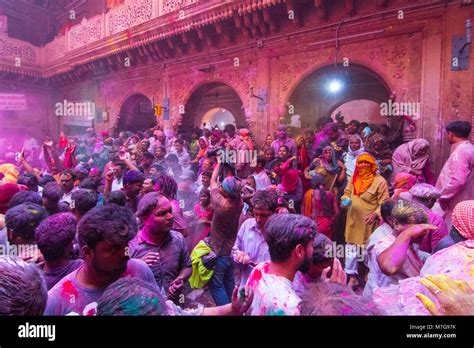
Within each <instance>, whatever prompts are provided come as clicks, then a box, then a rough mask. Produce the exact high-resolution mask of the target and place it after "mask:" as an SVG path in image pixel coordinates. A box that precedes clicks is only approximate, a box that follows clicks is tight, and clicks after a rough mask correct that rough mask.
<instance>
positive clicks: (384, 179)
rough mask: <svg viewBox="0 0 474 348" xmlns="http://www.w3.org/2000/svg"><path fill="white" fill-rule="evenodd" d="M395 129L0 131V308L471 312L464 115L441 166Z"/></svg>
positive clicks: (27, 311)
mask: <svg viewBox="0 0 474 348" xmlns="http://www.w3.org/2000/svg"><path fill="white" fill-rule="evenodd" d="M392 131H393V130H391V129H390V128H389V127H387V126H385V125H369V124H367V123H361V122H359V121H356V120H352V121H350V122H349V123H347V124H346V123H344V122H343V121H342V120H341V119H339V120H338V122H334V121H333V120H332V119H331V118H324V119H322V120H321V121H320V122H319V123H318V127H317V129H316V130H314V129H309V128H308V129H304V130H299V129H293V128H290V127H287V126H285V125H280V126H278V129H277V131H276V132H275V134H273V135H271V134H269V135H268V136H267V138H266V140H265V142H264V144H262V145H261V146H259V147H258V148H257V146H256V144H255V142H254V140H253V135H252V134H251V132H250V130H248V129H245V128H240V129H236V127H235V126H233V125H226V126H225V128H224V129H223V130H220V129H219V128H218V127H214V128H211V127H209V126H204V127H203V128H202V129H194V130H193V131H192V133H191V134H189V135H188V134H184V133H180V132H179V131H177V130H175V129H165V130H163V129H161V128H160V127H159V126H157V127H155V128H153V129H147V130H145V131H143V132H137V133H132V132H120V134H119V135H118V137H116V138H114V137H111V136H110V135H109V134H108V133H106V132H102V133H99V134H96V133H95V132H94V130H93V129H88V130H87V132H86V134H84V135H83V136H81V137H79V138H75V139H73V138H67V137H65V136H64V135H63V134H61V136H60V137H59V141H58V142H57V143H54V142H53V140H52V139H51V138H49V137H48V138H46V139H45V140H44V142H43V143H42V144H41V145H39V144H38V142H37V140H36V139H34V138H33V137H32V136H31V134H27V137H26V139H25V141H24V142H23V144H21V143H19V144H13V143H9V142H8V141H6V140H0V214H1V215H0V248H1V250H0V254H1V255H0V314H2V315H242V314H246V315H392V314H393V315H410V314H416V315H430V314H432V315H472V314H474V290H473V289H474V279H473V274H474V273H473V269H472V262H471V259H472V258H473V257H474V241H473V240H472V239H474V145H473V144H472V143H471V142H470V141H469V137H470V134H471V124H470V123H469V122H464V121H454V122H451V123H449V124H447V125H446V127H445V131H446V136H447V139H448V141H449V143H450V146H451V151H450V155H449V158H448V159H447V161H446V162H445V164H444V166H443V168H442V170H441V172H440V174H439V176H438V177H436V176H435V175H434V173H433V163H432V158H431V152H430V143H429V142H428V141H427V140H425V139H421V138H415V137H414V138H412V139H409V138H408V139H407V138H403V139H402V140H400V139H399V141H398V142H397V141H395V140H394V137H393V136H391V132H392ZM390 139H391V140H390ZM254 154H256V155H254ZM192 289H205V290H209V291H210V294H211V296H212V298H213V301H214V303H215V306H208V307H203V306H202V305H197V306H196V305H193V306H191V305H190V304H189V299H188V297H187V296H186V295H187V294H189V292H190V291H191V290H192Z"/></svg>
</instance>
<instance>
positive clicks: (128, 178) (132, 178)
mask: <svg viewBox="0 0 474 348" xmlns="http://www.w3.org/2000/svg"><path fill="white" fill-rule="evenodd" d="M143 181H145V174H143V173H142V172H140V171H138V170H127V171H126V172H125V174H124V175H123V186H125V185H127V184H135V183H137V182H141V183H143Z"/></svg>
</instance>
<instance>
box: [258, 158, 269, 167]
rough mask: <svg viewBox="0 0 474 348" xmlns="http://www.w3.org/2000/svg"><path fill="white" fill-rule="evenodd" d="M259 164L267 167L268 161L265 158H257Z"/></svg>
mask: <svg viewBox="0 0 474 348" xmlns="http://www.w3.org/2000/svg"><path fill="white" fill-rule="evenodd" d="M257 163H260V164H261V165H263V166H265V165H266V164H267V160H266V158H265V157H263V156H258V157H257Z"/></svg>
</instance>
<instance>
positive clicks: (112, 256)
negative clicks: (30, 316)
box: [45, 204, 156, 315]
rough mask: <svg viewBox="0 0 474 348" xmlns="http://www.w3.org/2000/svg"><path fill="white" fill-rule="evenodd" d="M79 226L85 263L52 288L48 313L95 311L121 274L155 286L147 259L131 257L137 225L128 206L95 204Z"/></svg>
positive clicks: (89, 312) (90, 312) (65, 313)
mask: <svg viewBox="0 0 474 348" xmlns="http://www.w3.org/2000/svg"><path fill="white" fill-rule="evenodd" d="M77 230H78V235H79V245H80V248H81V249H80V250H81V256H82V258H83V260H84V264H83V265H82V266H80V267H79V268H78V269H77V270H75V271H74V272H72V273H70V274H69V275H67V276H66V277H64V278H63V279H61V280H60V281H59V282H58V283H57V284H56V285H55V286H54V287H53V288H52V289H51V290H50V291H49V293H48V303H47V306H46V310H45V315H95V313H96V308H97V302H98V301H99V298H100V297H101V296H102V294H103V292H104V291H105V289H106V288H107V286H109V285H110V284H112V283H113V282H115V281H116V280H117V279H119V278H122V277H127V276H130V277H137V278H140V279H142V280H144V281H147V282H149V283H151V284H153V285H155V286H156V282H155V278H154V277H153V273H152V271H151V270H150V268H149V267H148V266H147V265H146V263H145V262H143V261H141V260H136V259H132V260H130V256H129V250H128V242H129V241H130V240H131V239H132V238H133V237H134V236H135V234H136V233H137V226H136V223H135V219H134V218H133V216H132V213H131V211H130V210H129V209H127V208H124V207H120V206H118V205H115V204H110V205H106V206H104V207H102V208H94V209H92V210H90V211H89V212H87V213H86V214H85V215H84V216H83V218H82V219H81V221H80V222H79V225H78V228H77Z"/></svg>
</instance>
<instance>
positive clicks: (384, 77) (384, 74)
mask: <svg viewBox="0 0 474 348" xmlns="http://www.w3.org/2000/svg"><path fill="white" fill-rule="evenodd" d="M305 65H308V67H307V68H306V69H302V70H300V71H295V72H288V73H296V74H297V78H296V79H294V80H293V81H292V82H290V83H289V87H288V88H287V89H286V90H284V91H283V93H281V94H280V98H279V100H280V103H279V106H278V113H279V114H280V116H283V115H285V112H286V109H287V103H288V102H289V100H290V98H291V96H292V95H293V93H294V91H295V89H296V88H297V87H298V86H299V85H300V84H301V82H303V81H304V80H305V79H306V78H308V77H309V76H311V75H312V74H314V73H315V72H317V71H319V70H321V69H324V68H327V67H330V66H334V64H328V63H327V62H320V63H318V64H316V65H314V64H312V65H310V64H309V63H308V64H305ZM352 65H356V66H360V67H363V68H365V69H368V70H370V71H372V72H373V74H374V75H375V76H377V77H378V78H379V79H380V81H382V82H383V83H384V85H385V88H386V89H387V90H388V91H390V92H395V86H396V81H394V79H393V78H392V77H391V76H390V75H389V71H386V70H382V69H379V68H378V67H376V66H374V65H373V64H369V63H368V62H366V61H364V60H361V59H355V58H351V61H350V66H352Z"/></svg>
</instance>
